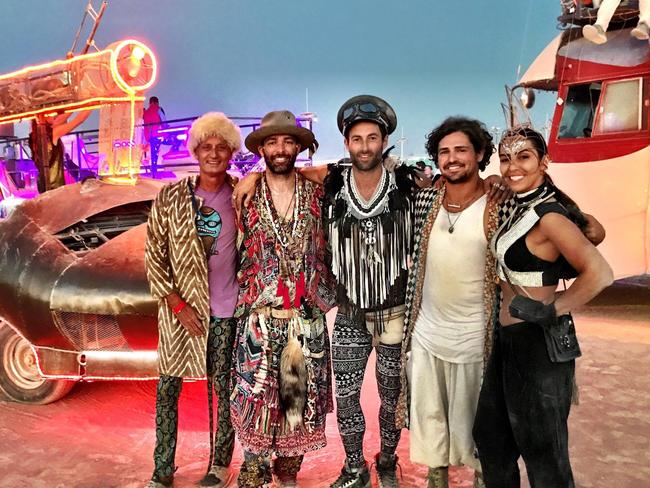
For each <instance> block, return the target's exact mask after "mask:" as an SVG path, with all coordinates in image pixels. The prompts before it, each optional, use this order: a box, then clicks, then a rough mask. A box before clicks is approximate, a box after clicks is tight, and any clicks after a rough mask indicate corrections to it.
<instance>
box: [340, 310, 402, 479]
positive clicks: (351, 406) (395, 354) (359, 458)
mask: <svg viewBox="0 0 650 488" xmlns="http://www.w3.org/2000/svg"><path fill="white" fill-rule="evenodd" d="M402 320H403V319H402ZM400 322H401V321H400ZM402 323H403V322H402ZM397 327H399V324H395V328H396V329H397ZM388 332H389V331H388V330H387V333H388ZM392 335H395V334H394V333H393V334H392ZM397 336H398V337H396V338H394V339H393V340H391V341H390V342H396V343H391V344H385V343H383V342H381V341H382V338H383V337H384V334H382V335H381V336H379V338H378V339H379V341H378V342H377V343H376V351H377V364H376V368H375V375H376V377H377V388H378V390H379V398H380V401H381V406H380V408H379V432H380V436H381V453H382V454H384V455H386V456H389V457H390V456H393V455H394V454H395V449H396V448H397V444H398V443H399V439H400V435H401V430H400V429H397V428H396V427H395V408H396V406H397V400H398V398H399V393H400V366H401V347H402V345H401V339H400V337H401V330H400V331H399V332H398V333H397ZM398 339H399V340H398ZM372 348H373V334H371V333H370V332H369V331H368V327H367V326H366V323H365V322H362V321H359V320H356V319H355V318H354V317H350V316H348V315H346V314H342V313H339V314H337V316H336V321H335V322H334V331H333V333H332V364H333V368H334V380H335V383H336V405H337V413H336V419H337V422H338V426H339V433H340V435H341V440H342V442H343V447H344V448H345V454H346V456H347V459H346V462H347V465H348V466H349V467H350V468H359V467H362V466H363V465H364V464H365V459H364V457H363V436H364V434H365V431H366V421H365V418H364V416H363V411H362V410H361V403H360V396H361V385H362V383H363V377H364V374H365V371H366V365H367V363H368V357H369V356H370V352H371V351H372Z"/></svg>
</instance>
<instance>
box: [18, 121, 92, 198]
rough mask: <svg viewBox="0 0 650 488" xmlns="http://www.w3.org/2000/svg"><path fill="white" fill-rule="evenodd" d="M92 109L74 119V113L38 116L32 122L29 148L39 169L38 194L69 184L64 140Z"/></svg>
mask: <svg viewBox="0 0 650 488" xmlns="http://www.w3.org/2000/svg"><path fill="white" fill-rule="evenodd" d="M89 115H90V110H84V111H82V112H80V113H78V114H77V115H76V116H75V117H74V118H73V119H72V120H68V118H69V117H70V114H68V113H64V114H60V115H56V116H44V115H37V116H36V118H35V119H34V120H32V130H31V132H30V133H29V147H30V149H31V151H32V159H33V160H34V164H35V165H36V168H37V169H38V191H39V193H44V192H46V191H48V190H54V189H55V188H58V187H60V186H63V185H65V174H64V171H63V170H64V164H65V163H64V150H63V141H62V140H61V138H62V137H63V136H65V135H66V134H68V133H69V132H71V131H72V130H74V129H75V128H76V127H78V126H79V125H81V124H82V123H83V122H84V121H85V120H86V119H87V118H88V116H89Z"/></svg>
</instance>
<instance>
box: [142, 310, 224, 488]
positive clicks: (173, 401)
mask: <svg viewBox="0 0 650 488" xmlns="http://www.w3.org/2000/svg"><path fill="white" fill-rule="evenodd" d="M234 339H235V321H234V319H219V318H217V317H211V318H210V331H209V333H208V346H207V356H206V361H207V364H206V366H207V372H208V378H211V380H212V384H213V386H214V390H215V392H216V393H217V399H218V410H217V416H218V424H217V432H216V439H215V442H214V450H213V461H212V465H213V466H228V465H229V464H230V461H231V460H232V453H233V448H234V442H235V433H234V431H233V428H232V424H231V423H230V403H229V401H230V370H231V364H232V348H233V341H234ZM182 386H183V378H179V377H176V376H167V375H160V379H159V380H158V387H157V389H156V447H155V449H154V455H153V460H154V472H153V477H152V479H154V480H156V481H160V480H170V479H171V478H172V477H173V475H174V471H175V470H176V468H175V466H174V458H175V455H176V439H177V435H178V398H179V397H180V394H181V389H182ZM209 408H212V405H209Z"/></svg>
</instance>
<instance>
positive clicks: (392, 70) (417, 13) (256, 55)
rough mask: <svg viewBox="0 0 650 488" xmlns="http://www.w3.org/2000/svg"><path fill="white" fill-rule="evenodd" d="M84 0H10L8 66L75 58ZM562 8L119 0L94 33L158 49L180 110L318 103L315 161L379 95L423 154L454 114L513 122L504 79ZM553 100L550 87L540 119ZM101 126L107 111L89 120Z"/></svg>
mask: <svg viewBox="0 0 650 488" xmlns="http://www.w3.org/2000/svg"><path fill="white" fill-rule="evenodd" d="M86 3H87V0H3V2H2V11H3V14H4V15H3V17H4V18H5V21H4V22H3V48H2V56H0V74H2V73H8V72H11V71H14V70H16V69H19V68H21V67H23V66H26V65H30V64H37V63H41V62H47V61H51V60H54V59H61V58H63V57H64V56H65V53H66V52H67V51H68V50H69V49H70V47H71V46H72V41H73V39H74V36H75V33H76V31H77V29H78V27H79V23H80V21H81V18H82V15H83V11H84V8H85V6H86ZM93 3H94V5H95V7H96V8H98V7H99V5H100V3H101V2H100V1H99V0H94V2H93ZM559 10H560V5H559V2H557V1H553V0H544V1H540V0H498V1H488V0H467V1H461V0H452V1H447V2H442V1H440V0H401V1H398V0H183V1H180V0H110V1H109V3H108V8H107V9H106V13H105V14H104V18H103V20H102V23H101V25H100V27H99V30H98V33H97V35H96V37H95V42H96V44H97V46H99V47H100V48H102V47H105V46H107V45H108V44H110V43H112V42H114V41H116V40H120V39H124V38H127V37H128V38H136V39H139V40H142V41H144V42H145V43H146V44H147V45H149V46H150V47H151V48H152V49H153V50H154V52H155V53H156V55H157V57H158V60H159V66H160V72H159V79H158V82H157V84H156V85H155V86H154V87H153V88H152V89H151V90H150V91H149V92H148V93H147V96H151V95H157V96H158V97H159V98H160V101H161V105H162V106H163V107H164V109H165V111H166V113H167V117H168V118H169V119H173V118H182V117H191V116H198V115H200V114H202V113H204V112H207V111H211V110H217V111H221V112H224V113H226V114H227V115H231V116H262V115H264V114H265V113H266V112H268V111H270V110H278V109H289V110H291V111H293V112H294V113H296V114H299V113H301V112H305V111H307V108H308V109H309V111H310V112H314V113H315V114H316V115H317V117H318V122H317V123H316V124H315V125H314V132H315V133H316V136H317V138H318V140H319V141H320V143H321V146H320V149H319V152H318V153H317V155H316V159H333V158H338V157H341V156H342V155H343V143H342V137H341V135H340V134H339V132H338V130H337V128H336V112H337V111H338V108H339V107H340V106H341V104H342V103H343V102H344V101H345V100H347V99H348V98H350V97H352V96H354V95H359V94H363V93H367V94H373V95H377V96H380V97H382V98H384V99H385V100H387V101H388V102H389V103H390V104H391V105H392V106H393V108H394V109H395V111H396V112H397V115H398V129H397V131H396V133H395V134H394V135H393V137H392V140H393V142H394V141H395V140H396V139H397V138H399V137H400V135H401V132H402V130H403V133H404V137H405V138H406V139H407V140H406V143H405V146H404V155H405V156H412V155H421V154H424V141H425V136H426V134H427V133H428V132H429V131H431V129H432V128H434V127H435V126H436V125H437V124H439V123H440V122H441V121H442V120H443V119H444V118H445V117H446V116H449V115H457V114H462V115H468V116H472V117H476V118H478V119H480V120H482V121H484V122H485V123H486V125H487V126H488V127H495V126H496V127H500V128H503V127H504V126H505V121H504V117H503V115H502V111H501V108H500V104H501V103H502V102H504V101H505V91H504V85H506V84H508V85H512V84H514V83H515V82H516V80H517V70H518V66H521V73H523V72H524V71H525V70H526V67H527V66H528V65H529V64H530V62H531V61H532V60H534V59H535V57H536V56H537V54H538V53H539V52H540V51H541V50H542V49H543V48H544V47H545V46H546V45H547V44H548V43H549V42H550V41H551V40H552V39H553V38H554V37H555V36H556V35H557V34H558V31H557V20H556V18H557V16H558V15H559ZM87 31H88V25H87V26H86V33H85V34H86V35H87ZM86 35H84V36H82V39H83V40H85V37H86ZM307 91H308V94H309V95H308V97H307V96H306V92H307ZM307 98H308V107H307ZM553 102H554V95H546V96H541V97H539V96H538V102H537V105H536V107H535V108H534V109H533V120H534V121H535V122H536V123H537V124H538V125H541V124H543V123H544V121H545V118H546V116H547V115H548V116H550V115H552V110H553ZM96 127H97V118H96V117H91V118H90V119H89V120H88V122H86V124H85V125H84V126H82V128H96Z"/></svg>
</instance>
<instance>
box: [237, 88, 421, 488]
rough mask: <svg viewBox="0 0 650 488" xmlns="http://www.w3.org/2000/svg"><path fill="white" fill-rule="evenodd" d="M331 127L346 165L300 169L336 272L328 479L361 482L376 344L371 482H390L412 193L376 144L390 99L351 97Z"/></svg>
mask: <svg viewBox="0 0 650 488" xmlns="http://www.w3.org/2000/svg"><path fill="white" fill-rule="evenodd" d="M337 123H338V127H339V130H340V131H341V133H342V134H343V136H344V142H345V147H346V149H347V150H348V151H349V153H350V160H349V162H350V163H351V167H350V165H349V164H341V163H342V162H343V160H342V161H340V162H339V164H336V165H332V166H325V165H324V166H318V167H312V168H307V169H303V170H302V171H301V172H302V174H303V175H304V176H305V177H307V178H308V179H311V180H314V181H317V182H323V181H324V187H325V197H324V198H323V201H322V205H323V208H322V215H323V220H324V226H325V230H326V233H327V237H328V240H329V247H330V248H331V254H332V256H331V257H332V260H331V268H332V271H333V273H334V275H335V277H336V279H337V287H336V288H337V289H336V292H337V303H338V306H339V310H338V314H337V317H336V322H335V324H334V332H333V337H332V359H333V363H334V376H335V379H336V397H337V398H336V399H337V404H338V414H337V420H338V425H339V431H340V434H341V438H342V441H343V445H344V447H345V452H346V461H345V465H344V467H343V470H342V472H341V475H340V476H339V478H338V479H337V480H336V481H335V482H334V483H333V484H332V487H334V488H336V487H347V488H354V487H366V486H370V473H369V470H368V466H367V464H366V461H365V459H364V457H363V446H362V443H363V435H364V432H365V420H364V416H363V412H362V410H361V404H360V401H359V398H360V393H361V385H362V382H363V377H364V373H365V369H366V363H367V361H368V356H369V355H370V352H371V351H372V348H373V346H374V347H376V348H377V367H376V370H377V383H378V388H379V396H380V399H381V408H380V412H379V422H380V434H381V451H380V453H379V454H377V473H378V478H379V484H380V486H383V487H387V486H390V487H393V486H398V483H397V479H396V476H395V474H396V467H397V457H396V456H395V449H396V447H397V444H398V442H399V438H400V429H397V428H396V427H395V425H396V423H395V406H396V403H397V399H398V396H399V392H400V365H401V361H400V352H401V341H402V328H403V316H404V298H405V288H406V279H407V260H408V256H409V254H410V244H411V230H410V228H411V206H412V205H411V198H412V194H413V191H414V189H415V185H414V183H413V179H412V176H411V170H410V169H408V168H407V167H406V166H401V167H398V168H396V169H387V168H386V167H385V165H384V164H382V163H383V162H384V150H385V149H386V146H387V145H388V136H389V134H391V133H392V132H393V131H394V130H395V128H396V126H397V116H396V115H395V111H394V110H393V108H392V107H391V106H390V105H389V104H388V103H386V102H385V101H384V100H382V99H381V98H378V97H374V96H370V95H360V96H356V97H353V98H351V99H350V100H348V101H347V102H345V103H344V104H343V106H342V107H341V108H340V109H339V112H338V116H337ZM259 178H260V176H259V174H256V175H254V176H251V177H247V178H246V179H244V180H243V181H242V182H240V184H239V185H238V187H237V188H236V189H235V193H234V195H233V198H234V199H235V200H236V208H240V207H241V202H242V201H244V204H245V203H246V200H248V199H249V198H250V195H251V194H252V191H251V187H253V188H254V186H255V184H256V181H257V179H259Z"/></svg>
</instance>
